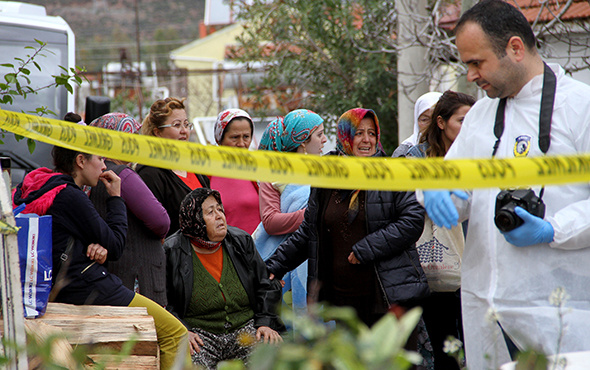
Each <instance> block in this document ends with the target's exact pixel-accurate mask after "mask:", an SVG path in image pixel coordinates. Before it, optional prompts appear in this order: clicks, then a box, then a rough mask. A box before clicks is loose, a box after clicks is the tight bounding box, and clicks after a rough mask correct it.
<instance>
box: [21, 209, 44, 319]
mask: <svg viewBox="0 0 590 370" xmlns="http://www.w3.org/2000/svg"><path fill="white" fill-rule="evenodd" d="M19 208H20V207H17V209H15V214H16V213H18V212H20V209H19ZM23 208H24V207H23ZM15 220H16V226H18V227H20V229H19V230H18V256H19V262H20V276H21V285H22V288H23V305H24V311H25V312H24V313H25V317H27V318H34V317H39V316H42V315H43V314H44V313H45V309H46V308H47V301H48V299H49V293H50V292H51V275H52V267H53V262H52V256H51V253H52V245H53V241H52V234H51V227H52V226H51V225H52V222H51V216H38V215H36V214H34V213H28V214H22V213H19V214H17V215H16V216H15Z"/></svg>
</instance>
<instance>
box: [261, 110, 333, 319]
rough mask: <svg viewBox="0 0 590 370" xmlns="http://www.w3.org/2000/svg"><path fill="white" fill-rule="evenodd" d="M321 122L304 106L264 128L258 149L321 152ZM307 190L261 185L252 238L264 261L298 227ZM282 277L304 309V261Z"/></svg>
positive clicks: (297, 305)
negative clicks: (258, 212) (258, 218)
mask: <svg viewBox="0 0 590 370" xmlns="http://www.w3.org/2000/svg"><path fill="white" fill-rule="evenodd" d="M323 122H324V120H323V119H322V118H321V117H320V116H319V115H317V114H316V113H314V112H312V111H310V110H306V109H298V110H295V111H293V112H291V113H289V114H287V116H286V117H285V118H284V119H283V118H282V117H278V118H277V119H275V120H274V121H272V122H271V123H269V124H268V126H267V127H266V129H265V130H264V134H263V135H262V139H261V140H260V146H259V147H258V149H259V150H273V151H277V152H294V153H300V154H314V155H320V154H322V148H323V147H324V144H325V143H326V141H327V140H328V139H326V135H324V123H323ZM309 192H310V187H309V185H297V184H285V183H281V182H273V183H268V182H264V183H261V184H260V217H261V218H262V222H261V223H260V225H259V226H258V228H257V229H256V231H255V233H254V235H253V237H254V242H255V243H256V249H258V252H259V253H260V256H261V257H262V259H263V260H266V259H268V258H269V257H270V256H271V255H272V254H273V253H274V252H275V250H276V249H277V247H278V246H279V244H281V242H283V241H284V240H285V239H287V238H288V237H289V235H291V233H293V232H294V231H295V230H297V228H299V225H301V222H303V214H304V212H305V208H306V207H307V200H308V199H309ZM283 280H284V281H285V286H284V287H283V293H286V292H288V291H289V290H291V300H292V305H293V307H295V308H299V309H301V308H304V307H305V306H306V302H307V261H306V262H303V263H302V264H301V265H299V267H297V268H296V269H295V270H293V271H290V272H288V273H287V274H286V275H285V276H284V277H283Z"/></svg>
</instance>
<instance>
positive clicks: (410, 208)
mask: <svg viewBox="0 0 590 370" xmlns="http://www.w3.org/2000/svg"><path fill="white" fill-rule="evenodd" d="M331 191H332V190H331V189H319V188H312V190H311V194H310V197H309V202H308V206H307V209H306V211H305V216H304V220H303V223H302V224H301V226H300V227H299V229H297V231H295V232H294V233H293V234H292V235H291V236H290V237H289V238H288V239H287V240H285V241H284V242H283V243H282V244H281V245H280V246H279V247H278V249H277V250H276V251H275V253H274V254H273V255H272V256H271V257H270V258H269V259H268V260H267V261H266V265H267V267H268V270H269V272H271V273H273V274H274V275H275V276H276V277H277V278H279V279H280V278H282V277H283V275H284V274H286V273H287V272H289V271H291V270H293V269H294V268H296V267H297V266H299V264H301V263H302V262H303V261H305V260H306V259H308V258H309V265H308V278H307V284H308V292H313V287H316V286H320V287H323V288H325V285H322V281H321V276H318V257H319V255H320V253H319V248H321V245H319V244H320V243H319V233H318V230H321V229H322V228H323V224H322V215H323V212H324V211H325V209H326V205H327V201H328V199H329V198H330V193H331ZM365 194H366V199H365V215H366V223H367V230H368V234H367V235H366V236H365V237H364V238H362V239H361V240H360V241H359V242H357V243H356V244H355V245H354V246H353V248H352V249H353V251H354V254H355V256H356V257H357V258H358V260H359V261H360V262H361V263H362V264H367V263H371V264H374V266H375V271H376V272H377V279H378V281H379V283H380V285H381V289H382V291H383V293H384V296H385V298H386V302H387V303H388V304H389V305H391V304H392V303H404V302H411V301H414V300H416V299H421V298H424V297H426V296H428V295H429V294H430V291H429V289H428V283H427V280H426V276H425V275H424V271H423V270H422V267H421V266H420V259H419V257H418V252H417V251H416V245H415V243H416V241H417V240H418V239H419V238H420V235H421V234H422V231H423V229H424V208H423V207H422V206H421V205H420V204H419V203H418V201H417V200H416V196H415V194H414V192H397V191H366V192H365ZM320 264H321V263H320ZM318 282H319V284H317V285H316V284H315V283H318ZM323 297H325V294H323V292H322V291H320V292H319V299H322V298H323Z"/></svg>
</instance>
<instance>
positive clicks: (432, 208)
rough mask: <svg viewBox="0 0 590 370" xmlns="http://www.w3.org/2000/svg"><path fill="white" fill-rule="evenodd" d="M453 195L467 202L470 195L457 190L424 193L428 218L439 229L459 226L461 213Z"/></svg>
mask: <svg viewBox="0 0 590 370" xmlns="http://www.w3.org/2000/svg"><path fill="white" fill-rule="evenodd" d="M451 194H455V196H456V197H459V198H461V199H464V200H467V199H468V198H469V195H467V193H465V192H464V191H460V190H455V191H448V190H429V191H424V208H426V212H427V213H428V217H430V219H431V220H432V222H434V223H435V224H436V225H437V226H439V227H446V228H447V229H450V228H452V227H453V226H457V221H458V220H459V213H457V208H456V207H455V204H454V203H453V200H452V199H451Z"/></svg>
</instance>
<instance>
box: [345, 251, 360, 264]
mask: <svg viewBox="0 0 590 370" xmlns="http://www.w3.org/2000/svg"><path fill="white" fill-rule="evenodd" d="M348 262H350V263H351V264H353V265H360V264H361V261H359V260H358V258H356V256H355V255H354V252H350V255H349V256H348Z"/></svg>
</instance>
